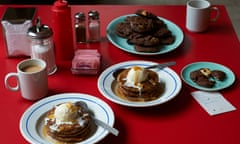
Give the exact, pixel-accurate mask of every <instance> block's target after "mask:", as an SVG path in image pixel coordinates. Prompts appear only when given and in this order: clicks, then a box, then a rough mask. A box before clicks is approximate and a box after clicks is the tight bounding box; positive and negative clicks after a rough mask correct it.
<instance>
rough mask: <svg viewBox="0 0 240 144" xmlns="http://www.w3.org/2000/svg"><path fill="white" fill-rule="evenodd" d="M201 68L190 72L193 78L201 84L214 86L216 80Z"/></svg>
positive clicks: (208, 86)
mask: <svg viewBox="0 0 240 144" xmlns="http://www.w3.org/2000/svg"><path fill="white" fill-rule="evenodd" d="M200 70H201V69H198V70H195V71H192V72H191V73H190V78H191V80H192V81H194V82H195V83H197V84H198V85H200V86H203V87H207V88H212V87H213V86H214V84H215V81H212V80H210V79H209V78H208V77H206V76H205V75H204V74H203V73H202V72H201V71H200Z"/></svg>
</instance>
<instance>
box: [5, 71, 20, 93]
mask: <svg viewBox="0 0 240 144" xmlns="http://www.w3.org/2000/svg"><path fill="white" fill-rule="evenodd" d="M11 77H16V78H17V85H16V86H15V87H12V86H11V85H10V84H9V83H8V80H9V78H11ZM4 82H5V86H6V88H7V89H8V90H11V91H18V90H19V79H18V74H17V73H8V74H7V75H6V76H5V79H4Z"/></svg>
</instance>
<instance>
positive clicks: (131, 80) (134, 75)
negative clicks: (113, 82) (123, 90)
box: [125, 66, 148, 89]
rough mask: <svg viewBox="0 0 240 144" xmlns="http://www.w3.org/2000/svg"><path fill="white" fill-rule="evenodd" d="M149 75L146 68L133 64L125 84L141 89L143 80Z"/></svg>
mask: <svg viewBox="0 0 240 144" xmlns="http://www.w3.org/2000/svg"><path fill="white" fill-rule="evenodd" d="M147 77H148V73H147V72H146V70H145V69H144V68H142V67H139V66H133V67H132V68H131V69H130V70H129V71H128V74H127V77H126V82H125V85H126V86H128V87H135V88H138V89H141V82H143V81H145V80H146V79H147Z"/></svg>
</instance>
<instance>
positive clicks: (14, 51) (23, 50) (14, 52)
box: [2, 7, 36, 57]
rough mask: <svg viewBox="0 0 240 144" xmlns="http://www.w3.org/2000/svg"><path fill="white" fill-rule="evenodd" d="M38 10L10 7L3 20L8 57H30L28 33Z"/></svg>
mask: <svg viewBox="0 0 240 144" xmlns="http://www.w3.org/2000/svg"><path fill="white" fill-rule="evenodd" d="M35 11H36V8H32V7H29V8H12V7H8V8H7V9H6V11H5V13H4V15H3V18H2V27H3V35H4V38H5V47H6V51H7V56H8V57H19V56H30V55H31V47H30V42H29V40H28V38H27V31H28V28H30V27H31V26H32V25H33V21H34V17H35Z"/></svg>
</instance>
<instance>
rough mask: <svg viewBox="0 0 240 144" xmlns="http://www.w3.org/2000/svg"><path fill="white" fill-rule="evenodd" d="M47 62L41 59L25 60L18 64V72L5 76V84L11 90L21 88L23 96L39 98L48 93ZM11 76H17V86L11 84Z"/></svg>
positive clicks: (30, 98)
mask: <svg viewBox="0 0 240 144" xmlns="http://www.w3.org/2000/svg"><path fill="white" fill-rule="evenodd" d="M46 67H47V64H46V62H45V61H43V60H41V59H27V60H23V61H21V62H20V63H18V65H17V73H16V72H10V73H8V74H6V76H5V80H4V82H5V86H6V88H7V89H9V90H10V91H18V90H21V94H22V97H23V98H25V99H28V100H38V99H40V98H42V97H44V96H46V95H47V93H48V77H47V76H48V74H47V68H46ZM10 78H16V80H17V84H16V86H11V85H10Z"/></svg>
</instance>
